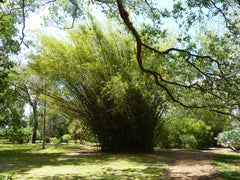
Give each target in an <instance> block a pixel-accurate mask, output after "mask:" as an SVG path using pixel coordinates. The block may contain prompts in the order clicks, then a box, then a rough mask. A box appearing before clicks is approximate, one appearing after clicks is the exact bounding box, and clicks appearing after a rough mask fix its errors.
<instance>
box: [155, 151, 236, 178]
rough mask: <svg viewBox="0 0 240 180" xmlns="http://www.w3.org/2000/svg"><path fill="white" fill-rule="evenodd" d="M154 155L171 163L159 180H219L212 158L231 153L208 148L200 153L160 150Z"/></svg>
mask: <svg viewBox="0 0 240 180" xmlns="http://www.w3.org/2000/svg"><path fill="white" fill-rule="evenodd" d="M156 153H157V154H158V155H160V156H163V157H166V158H168V159H171V160H172V161H173V162H172V163H171V164H170V165H169V166H168V168H167V171H166V173H165V174H164V176H162V177H161V178H160V179H161V180H174V179H178V180H179V179H180V180H181V179H184V180H190V179H191V180H210V179H214V180H220V179H221V178H220V177H219V176H218V174H217V171H216V170H215V168H214V166H213V165H212V157H213V155H214V154H218V153H233V152H232V151H231V150H230V149H227V148H210V149H208V150H201V151H186V150H179V149H175V150H174V149H173V150H170V151H169V150H168V151H164V150H160V151H157V152H156Z"/></svg>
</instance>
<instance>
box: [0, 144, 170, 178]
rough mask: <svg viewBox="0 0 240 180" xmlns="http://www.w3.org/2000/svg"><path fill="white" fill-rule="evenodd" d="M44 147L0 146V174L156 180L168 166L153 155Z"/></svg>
mask: <svg viewBox="0 0 240 180" xmlns="http://www.w3.org/2000/svg"><path fill="white" fill-rule="evenodd" d="M46 148H47V149H45V150H41V145H40V144H3V143H1V144H0V175H1V174H14V175H13V179H56V180H57V179H159V177H160V176H161V175H162V174H163V173H164V170H165V168H166V166H167V163H168V160H166V159H163V158H161V157H159V156H157V155H154V154H125V155H122V154H104V153H96V152H94V151H93V150H86V149H89V148H93V147H86V146H81V145H57V146H56V145H46ZM82 151H83V152H82ZM88 151H91V153H88Z"/></svg>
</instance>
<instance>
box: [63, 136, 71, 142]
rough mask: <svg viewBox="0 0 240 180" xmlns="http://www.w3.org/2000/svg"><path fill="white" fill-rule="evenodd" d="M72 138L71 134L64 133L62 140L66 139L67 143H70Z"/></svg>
mask: <svg viewBox="0 0 240 180" xmlns="http://www.w3.org/2000/svg"><path fill="white" fill-rule="evenodd" d="M71 139H72V138H71V136H70V135H69V134H64V135H63V136H62V140H63V141H66V142H67V143H68V141H69V140H71Z"/></svg>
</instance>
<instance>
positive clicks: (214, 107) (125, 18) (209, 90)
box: [116, 0, 240, 115]
mask: <svg viewBox="0 0 240 180" xmlns="http://www.w3.org/2000/svg"><path fill="white" fill-rule="evenodd" d="M116 2H117V6H118V9H119V14H120V16H121V18H122V20H123V21H124V23H125V25H126V26H127V28H128V29H129V30H130V32H131V33H132V34H133V36H134V37H135V40H136V46H137V54H136V59H137V63H138V66H139V68H140V70H141V71H142V73H147V74H151V75H152V77H153V78H154V80H155V83H156V84H157V85H158V86H160V87H161V88H162V89H163V90H164V91H165V92H166V93H167V94H168V96H169V97H170V98H171V99H172V100H173V101H174V102H176V103H178V104H180V105H181V106H183V107H186V108H208V109H209V110H211V111H214V112H218V113H221V114H227V115H232V114H231V112H226V111H225V108H226V107H229V106H233V107H235V106H240V105H239V104H234V103H231V102H228V101H227V100H225V99H224V98H222V97H220V96H219V95H217V94H216V93H214V91H221V92H223V93H227V91H226V90H224V89H219V88H218V87H214V86H216V85H215V84H214V81H213V79H212V78H214V76H216V74H211V73H207V72H204V71H202V70H201V69H200V68H198V67H197V66H196V65H195V64H194V63H192V62H191V61H190V58H196V59H207V60H208V61H210V62H213V63H216V64H217V68H218V70H219V71H220V74H217V76H218V77H222V78H223V79H225V81H227V77H225V76H224V73H223V70H222V66H224V65H225V64H221V63H220V62H219V61H217V60H215V59H213V58H212V57H211V56H201V55H196V54H192V53H191V52H190V51H187V50H184V49H177V48H169V49H167V50H165V51H159V50H157V49H155V48H153V47H150V46H148V45H146V44H144V43H143V42H142V40H141V37H140V35H139V33H138V31H137V30H136V28H135V27H134V26H133V24H132V22H131V21H130V19H129V14H128V12H127V10H126V9H125V8H124V7H123V2H122V0H116ZM142 47H145V48H146V49H149V50H151V51H152V52H155V53H157V54H160V55H168V54H169V53H170V52H178V53H185V54H186V55H187V56H186V59H185V62H186V63H188V64H189V65H191V67H193V68H194V69H195V70H196V71H198V72H199V73H200V74H202V75H203V76H204V77H205V78H206V79H208V81H209V82H210V83H211V87H210V88H207V87H202V86H200V85H199V84H197V83H194V84H190V85H186V84H183V83H178V82H172V81H168V80H166V79H164V78H163V77H162V75H161V74H160V73H159V72H156V71H153V70H150V69H146V68H145V67H144V66H143V62H142ZM214 79H216V78H214ZM168 85H176V86H179V87H183V88H186V89H190V88H191V89H194V88H195V89H197V90H200V91H202V92H207V93H209V94H211V95H212V96H215V97H217V98H218V99H219V100H222V101H223V103H221V104H214V103H212V104H207V105H197V104H186V103H184V102H182V101H181V100H179V99H178V98H177V97H175V96H174V95H173V93H172V92H171V90H170V89H169V88H168ZM220 109H222V110H220Z"/></svg>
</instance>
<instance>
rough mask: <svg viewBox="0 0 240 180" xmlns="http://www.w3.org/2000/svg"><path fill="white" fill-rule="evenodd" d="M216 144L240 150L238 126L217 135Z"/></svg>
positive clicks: (239, 129) (239, 130)
mask: <svg viewBox="0 0 240 180" xmlns="http://www.w3.org/2000/svg"><path fill="white" fill-rule="evenodd" d="M216 139H217V141H218V144H220V145H222V146H224V147H229V148H231V149H232V150H233V151H236V152H239V151H240V128H239V127H238V128H235V129H232V130H230V131H223V132H221V133H219V134H218V136H217V138H216Z"/></svg>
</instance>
